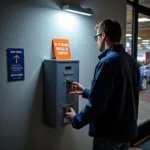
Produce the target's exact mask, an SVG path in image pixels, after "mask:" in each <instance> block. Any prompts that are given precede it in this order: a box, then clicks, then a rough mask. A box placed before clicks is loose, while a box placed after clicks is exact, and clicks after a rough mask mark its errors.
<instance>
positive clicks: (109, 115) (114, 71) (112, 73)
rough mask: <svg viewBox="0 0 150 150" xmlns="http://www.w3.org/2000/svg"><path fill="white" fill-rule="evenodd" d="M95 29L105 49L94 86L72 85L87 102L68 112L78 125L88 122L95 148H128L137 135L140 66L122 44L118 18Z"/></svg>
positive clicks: (125, 149) (106, 21) (97, 149)
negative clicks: (77, 111) (76, 110)
mask: <svg viewBox="0 0 150 150" xmlns="http://www.w3.org/2000/svg"><path fill="white" fill-rule="evenodd" d="M96 29H97V35H96V36H95V40H96V42H97V45H98V49H99V50H100V52H102V53H101V54H100V55H99V57H98V58H99V62H98V64H97V66H96V68H95V73H94V77H93V80H92V85H91V90H88V89H86V88H84V87H83V86H82V85H81V84H79V83H76V82H74V83H73V85H72V86H73V89H74V91H73V92H72V93H73V94H78V95H82V96H83V98H87V99H88V103H87V104H86V106H85V108H84V109H83V110H82V111H81V112H80V113H79V114H76V113H75V111H74V110H73V109H71V110H70V112H67V113H66V114H67V116H68V117H69V118H70V119H71V120H72V126H73V128H75V129H80V128H82V127H84V126H85V125H87V124H89V136H91V137H94V140H93V150H127V149H128V147H129V142H130V140H132V139H133V138H135V136H136V135H137V119H138V105H139V87H140V72H139V66H138V63H137V62H136V61H135V60H134V58H132V56H130V55H129V54H128V53H127V52H126V51H125V49H124V47H123V45H122V44H120V41H121V36H122V31H121V26H120V24H119V23H118V22H117V21H112V20H110V19H107V20H104V21H102V22H101V23H100V24H98V25H97V26H96Z"/></svg>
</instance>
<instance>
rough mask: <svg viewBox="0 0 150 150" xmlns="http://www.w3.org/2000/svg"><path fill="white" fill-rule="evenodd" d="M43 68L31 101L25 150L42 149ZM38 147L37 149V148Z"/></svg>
mask: <svg viewBox="0 0 150 150" xmlns="http://www.w3.org/2000/svg"><path fill="white" fill-rule="evenodd" d="M42 106H43V68H42V65H41V67H40V73H39V76H38V81H37V84H36V89H35V94H34V98H33V101H32V107H31V112H30V114H29V120H28V131H27V136H26V145H25V150H34V149H37V150H38V149H39V150H40V149H43V138H44V126H43V123H42V114H43V113H42V111H43V107H42ZM37 146H38V147H37Z"/></svg>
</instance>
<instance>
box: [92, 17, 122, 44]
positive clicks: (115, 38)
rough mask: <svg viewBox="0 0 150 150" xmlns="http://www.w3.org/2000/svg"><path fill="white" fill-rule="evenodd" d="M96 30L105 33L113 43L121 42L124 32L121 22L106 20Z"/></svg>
mask: <svg viewBox="0 0 150 150" xmlns="http://www.w3.org/2000/svg"><path fill="white" fill-rule="evenodd" d="M95 28H96V30H99V32H100V33H101V32H105V34H106V35H107V36H108V38H109V40H110V41H111V42H120V41H121V37H122V30H121V26H120V24H119V22H117V21H116V20H114V21H113V20H111V19H106V20H103V21H102V22H101V23H99V24H98V25H96V27H95Z"/></svg>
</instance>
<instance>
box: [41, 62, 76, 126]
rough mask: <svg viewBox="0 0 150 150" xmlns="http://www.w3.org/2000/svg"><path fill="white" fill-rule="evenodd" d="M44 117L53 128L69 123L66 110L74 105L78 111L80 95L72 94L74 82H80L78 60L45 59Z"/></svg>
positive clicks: (45, 121) (46, 122)
mask: <svg viewBox="0 0 150 150" xmlns="http://www.w3.org/2000/svg"><path fill="white" fill-rule="evenodd" d="M43 68H44V74H43V80H44V81H43V82H44V83H43V94H44V102H43V106H44V107H43V118H44V123H45V124H46V125H48V126H50V127H52V128H59V127H62V126H64V125H67V124H68V123H70V122H69V120H68V119H67V118H66V115H65V113H66V111H67V109H68V108H69V107H72V108H73V109H74V110H75V111H76V113H78V96H77V95H74V94H70V92H71V91H72V82H73V81H76V82H79V61H78V60H55V59H51V60H44V63H43Z"/></svg>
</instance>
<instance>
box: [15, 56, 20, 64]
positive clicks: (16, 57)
mask: <svg viewBox="0 0 150 150" xmlns="http://www.w3.org/2000/svg"><path fill="white" fill-rule="evenodd" d="M19 58H20V57H19V56H18V55H15V56H14V59H16V64H17V63H18V59H19Z"/></svg>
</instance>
